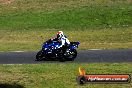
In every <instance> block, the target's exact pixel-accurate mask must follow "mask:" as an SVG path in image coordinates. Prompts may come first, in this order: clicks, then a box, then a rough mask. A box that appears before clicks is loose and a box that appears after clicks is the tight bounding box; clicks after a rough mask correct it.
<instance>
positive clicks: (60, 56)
mask: <svg viewBox="0 0 132 88" xmlns="http://www.w3.org/2000/svg"><path fill="white" fill-rule="evenodd" d="M79 44H80V43H79V42H70V45H65V46H63V47H61V48H58V46H59V45H60V43H59V42H58V41H53V40H51V39H49V40H48V41H46V42H44V43H43V45H42V49H41V50H40V51H39V52H38V53H37V55H36V60H37V61H41V60H48V61H49V60H59V61H61V62H64V61H74V59H75V58H76V57H77V50H76V48H78V46H79Z"/></svg>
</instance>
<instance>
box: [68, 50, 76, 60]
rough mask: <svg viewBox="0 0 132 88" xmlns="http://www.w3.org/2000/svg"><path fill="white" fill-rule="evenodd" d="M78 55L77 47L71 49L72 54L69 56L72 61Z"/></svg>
mask: <svg viewBox="0 0 132 88" xmlns="http://www.w3.org/2000/svg"><path fill="white" fill-rule="evenodd" d="M76 57H77V50H76V49H73V50H71V51H70V56H69V57H68V59H69V60H70V61H74V59H75V58H76Z"/></svg>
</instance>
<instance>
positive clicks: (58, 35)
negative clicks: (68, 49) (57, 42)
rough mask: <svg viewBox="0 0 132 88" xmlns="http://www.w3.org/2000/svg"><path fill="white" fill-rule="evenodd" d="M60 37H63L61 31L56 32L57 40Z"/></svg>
mask: <svg viewBox="0 0 132 88" xmlns="http://www.w3.org/2000/svg"><path fill="white" fill-rule="evenodd" d="M61 37H63V31H58V32H57V38H58V39H59V38H61Z"/></svg>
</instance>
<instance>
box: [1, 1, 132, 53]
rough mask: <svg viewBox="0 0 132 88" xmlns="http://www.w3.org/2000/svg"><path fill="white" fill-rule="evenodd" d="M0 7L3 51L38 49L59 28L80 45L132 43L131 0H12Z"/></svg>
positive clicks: (111, 46)
mask: <svg viewBox="0 0 132 88" xmlns="http://www.w3.org/2000/svg"><path fill="white" fill-rule="evenodd" d="M0 7H1V8H0V13H1V14H0V51H12V50H25V51H32V50H38V49H40V45H41V44H42V42H43V41H45V40H46V39H48V38H50V37H51V36H54V34H55V32H56V31H58V30H62V31H64V32H65V33H66V34H67V35H68V36H69V39H70V40H71V41H80V42H81V45H80V49H91V48H101V49H115V48H116V49H122V48H123V49H124V48H131V47H132V36H131V35H132V16H131V15H132V3H131V0H116V1H115V0H94V1H92V0H84V1H82V0H13V1H12V0H11V3H8V4H4V3H3V2H2V3H1V4H0Z"/></svg>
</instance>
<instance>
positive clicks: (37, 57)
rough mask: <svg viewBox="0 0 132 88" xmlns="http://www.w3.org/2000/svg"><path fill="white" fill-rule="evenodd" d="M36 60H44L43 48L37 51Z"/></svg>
mask: <svg viewBox="0 0 132 88" xmlns="http://www.w3.org/2000/svg"><path fill="white" fill-rule="evenodd" d="M36 60H37V61H42V60H43V54H42V50H41V51H39V52H38V53H37V55H36Z"/></svg>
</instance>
